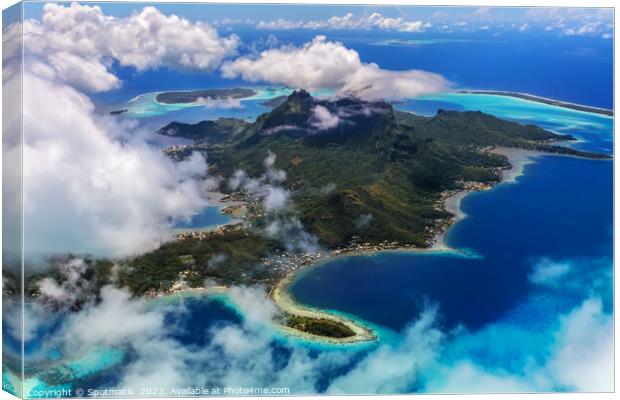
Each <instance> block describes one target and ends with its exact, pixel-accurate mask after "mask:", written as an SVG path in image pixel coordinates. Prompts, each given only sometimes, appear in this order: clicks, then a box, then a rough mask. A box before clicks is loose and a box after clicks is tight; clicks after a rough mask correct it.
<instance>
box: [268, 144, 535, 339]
mask: <svg viewBox="0 0 620 400" xmlns="http://www.w3.org/2000/svg"><path fill="white" fill-rule="evenodd" d="M491 152H492V153H495V154H501V155H504V156H506V157H507V158H508V162H509V163H510V165H511V168H510V169H507V170H504V171H502V177H501V180H500V182H498V183H497V184H496V185H494V186H492V187H490V188H488V189H486V190H490V189H492V188H494V187H496V186H497V185H499V184H501V183H511V182H516V178H517V177H519V176H521V175H522V174H523V171H524V168H525V166H526V165H528V164H531V163H533V162H535V158H536V157H537V156H539V155H541V154H542V153H540V152H535V151H532V150H523V149H513V148H504V147H498V148H495V149H492V150H491ZM483 190H485V189H483ZM478 191H480V190H459V191H456V192H453V193H450V194H449V195H448V196H446V197H445V198H444V199H443V200H442V206H443V208H444V210H446V211H447V212H449V213H450V214H451V215H452V218H450V220H449V222H448V223H447V224H446V225H444V226H443V227H440V230H439V232H437V233H436V234H435V237H434V240H433V244H432V245H431V246H430V247H427V248H411V247H395V248H387V249H381V250H375V249H356V250H352V251H342V250H334V251H332V252H331V253H330V254H329V255H328V256H326V257H322V258H320V259H319V260H318V261H316V262H311V263H309V264H307V265H303V266H300V267H299V268H298V269H296V270H294V271H291V272H289V273H288V274H286V275H285V276H284V277H283V278H282V279H280V280H279V281H278V282H277V283H276V285H275V286H274V287H273V289H272V290H271V292H270V293H269V297H270V298H271V299H272V300H273V302H274V303H275V304H276V305H277V306H278V307H279V308H280V309H282V310H283V311H285V312H287V313H290V314H293V315H301V316H307V317H311V318H325V319H332V320H335V321H337V322H339V323H342V324H344V325H346V326H347V327H349V328H350V329H351V330H353V331H354V332H355V335H354V336H351V337H348V338H344V339H333V338H327V337H323V336H316V335H312V334H308V333H305V332H302V331H299V330H297V329H292V328H288V327H284V328H285V330H286V331H287V332H290V333H291V334H293V335H297V336H302V337H307V338H311V339H314V340H319V341H327V342H329V343H339V344H350V343H356V342H365V341H372V340H376V339H377V337H376V335H375V334H374V332H372V330H371V329H369V328H368V327H366V326H364V325H361V324H359V323H358V322H357V321H353V320H351V319H348V318H345V317H342V316H339V315H334V314H333V313H330V312H329V311H325V310H320V309H316V308H311V307H308V306H305V305H303V304H300V303H299V302H297V301H296V300H295V299H294V298H293V297H292V296H291V295H290V292H289V288H290V285H291V284H292V283H293V282H294V280H295V279H296V277H298V276H299V275H300V274H301V273H303V272H306V271H307V270H308V269H310V268H315V267H318V266H320V265H322V264H325V263H326V262H330V261H333V260H335V259H336V258H338V257H343V256H346V257H350V256H362V255H366V256H369V255H374V254H379V253H384V252H389V251H393V252H411V253H442V252H452V253H457V254H462V252H460V251H459V250H458V249H454V248H452V247H450V246H449V245H448V243H447V242H446V235H447V233H448V231H449V230H450V228H451V227H453V226H454V225H455V224H457V223H458V222H460V221H462V220H464V219H465V218H466V217H467V214H466V213H465V212H464V211H463V210H462V209H461V203H462V201H463V199H464V198H465V197H467V196H468V195H469V194H471V193H474V192H478Z"/></svg>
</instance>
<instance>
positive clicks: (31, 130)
mask: <svg viewBox="0 0 620 400" xmlns="http://www.w3.org/2000/svg"><path fill="white" fill-rule="evenodd" d="M23 115H24V131H25V132H26V135H25V136H24V143H23V157H24V168H23V178H24V225H25V232H26V235H27V237H28V240H27V242H26V244H25V249H26V254H27V256H28V257H35V256H43V255H50V254H63V253H68V252H73V253H79V254H83V253H91V254H94V255H101V256H106V257H116V256H118V257H121V256H126V255H132V254H136V253H138V252H142V251H147V250H150V249H153V248H155V247H157V246H158V245H159V244H160V243H161V242H163V241H166V240H168V239H170V238H171V233H170V229H169V228H170V226H171V224H172V220H174V219H175V218H182V217H186V216H189V215H191V214H192V213H193V212H195V211H197V210H198V209H199V208H201V207H203V206H205V205H206V202H205V200H204V199H203V198H202V197H201V194H200V193H201V183H200V180H199V179H197V175H200V174H202V173H204V172H205V171H206V164H205V160H204V158H203V157H202V156H201V155H199V154H196V155H194V156H192V157H190V158H189V159H188V160H186V161H183V162H180V163H177V164H175V163H173V162H172V161H171V160H170V159H168V158H167V157H166V156H165V155H164V154H163V153H162V152H161V151H160V150H159V149H157V148H153V147H151V146H149V145H148V144H146V142H145V141H144V140H143V134H144V133H143V132H140V131H139V130H136V129H135V128H132V127H131V126H130V125H124V124H120V123H118V122H116V121H115V120H114V119H113V118H111V117H101V116H97V115H96V114H95V112H94V105H93V104H92V103H91V101H90V100H89V99H88V98H87V97H86V96H84V95H83V94H81V93H79V92H77V91H76V90H74V89H72V88H70V87H68V86H65V85H62V84H58V83H53V82H50V81H47V80H44V79H41V78H39V77H37V76H35V75H31V74H26V76H25V79H24V110H23Z"/></svg>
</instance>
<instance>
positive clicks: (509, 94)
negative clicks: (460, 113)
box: [456, 89, 614, 118]
mask: <svg viewBox="0 0 620 400" xmlns="http://www.w3.org/2000/svg"><path fill="white" fill-rule="evenodd" d="M456 93H464V94H489V95H496V96H505V97H514V98H517V99H522V100H529V101H534V102H537V103H543V104H548V105H550V106H557V107H562V108H568V109H571V110H575V111H583V112H589V113H593V114H599V115H604V116H607V117H612V118H613V116H614V111H613V110H610V109H607V108H601V107H594V106H588V105H585V104H577V103H571V102H568V101H562V100H555V99H550V98H548V97H542V96H536V95H533V94H529V93H521V92H510V91H506V90H478V89H464V90H458V91H456Z"/></svg>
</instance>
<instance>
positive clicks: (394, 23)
mask: <svg viewBox="0 0 620 400" xmlns="http://www.w3.org/2000/svg"><path fill="white" fill-rule="evenodd" d="M431 26H432V24H431V23H430V22H424V21H421V20H406V19H404V18H401V17H398V18H391V17H385V16H383V15H382V14H380V13H378V12H374V13H372V14H370V15H368V16H361V17H355V16H354V15H353V14H352V13H347V14H345V15H343V16H333V17H331V18H328V19H326V20H314V21H307V22H306V21H302V20H297V21H293V20H287V19H283V18H279V19H277V20H273V21H259V22H258V24H257V25H256V27H257V28H258V29H268V30H284V29H313V30H317V29H328V30H344V29H360V30H369V29H385V30H397V31H401V32H422V31H424V30H425V29H428V28H430V27H431Z"/></svg>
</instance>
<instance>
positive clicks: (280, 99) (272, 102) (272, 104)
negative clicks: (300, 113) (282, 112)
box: [260, 96, 288, 108]
mask: <svg viewBox="0 0 620 400" xmlns="http://www.w3.org/2000/svg"><path fill="white" fill-rule="evenodd" d="M286 99H288V96H277V97H274V98H271V99H269V100H265V101H263V102H261V103H260V105H261V106H265V107H269V108H276V107H278V106H279V105H281V104H283V103H284V102H286Z"/></svg>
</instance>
